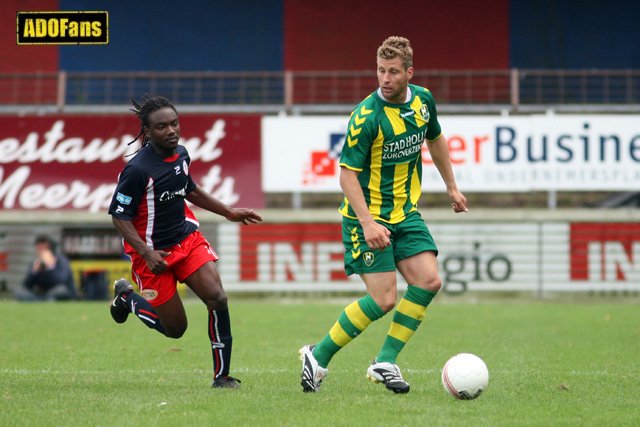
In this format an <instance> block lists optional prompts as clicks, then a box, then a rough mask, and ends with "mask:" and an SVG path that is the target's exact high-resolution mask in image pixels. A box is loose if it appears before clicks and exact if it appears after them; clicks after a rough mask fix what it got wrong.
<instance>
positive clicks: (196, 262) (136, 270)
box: [128, 230, 218, 307]
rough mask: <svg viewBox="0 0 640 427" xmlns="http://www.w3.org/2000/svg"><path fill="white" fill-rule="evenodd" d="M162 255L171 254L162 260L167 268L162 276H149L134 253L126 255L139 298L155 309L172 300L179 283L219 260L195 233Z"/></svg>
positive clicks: (148, 272) (143, 264) (198, 233)
mask: <svg viewBox="0 0 640 427" xmlns="http://www.w3.org/2000/svg"><path fill="white" fill-rule="evenodd" d="M163 251H165V252H170V253H171V254H170V255H169V256H168V257H166V258H165V261H166V262H167V264H168V266H167V269H166V270H165V271H164V272H163V273H161V274H154V273H152V272H151V270H149V267H147V263H146V262H145V260H144V258H142V257H141V256H140V255H138V253H137V252H135V251H133V252H130V253H128V255H129V256H130V257H131V272H132V277H133V280H134V281H135V282H136V283H137V285H138V287H139V288H140V295H142V296H143V297H144V298H145V299H146V300H147V301H149V303H150V304H151V305H152V306H154V307H157V306H159V305H162V304H164V303H165V302H167V301H169V300H170V299H171V297H173V295H174V294H175V293H176V285H177V282H178V281H180V282H184V281H185V280H186V279H187V278H188V277H189V276H191V275H192V274H193V273H195V272H196V271H198V269H200V267H202V266H203V265H205V264H206V263H207V262H209V261H217V260H218V254H216V252H215V251H214V250H213V248H212V247H211V245H209V242H207V239H205V238H204V236H203V235H202V233H200V232H199V231H197V230H196V231H194V232H193V233H191V234H189V235H188V236H187V237H186V238H185V239H184V240H183V241H182V242H180V243H178V244H177V245H174V246H172V247H170V248H167V249H163Z"/></svg>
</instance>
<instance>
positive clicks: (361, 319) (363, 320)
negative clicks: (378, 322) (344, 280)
mask: <svg viewBox="0 0 640 427" xmlns="http://www.w3.org/2000/svg"><path fill="white" fill-rule="evenodd" d="M344 312H345V314H346V315H347V318H348V319H349V322H351V324H352V325H353V326H355V327H356V328H358V329H359V330H361V331H364V330H365V329H366V328H367V326H369V325H370V324H371V319H369V318H368V317H367V315H366V314H364V311H362V308H360V304H358V301H355V302H353V303H351V304H349V305H348V306H347V308H345V309H344Z"/></svg>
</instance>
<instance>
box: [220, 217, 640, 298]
mask: <svg viewBox="0 0 640 427" xmlns="http://www.w3.org/2000/svg"><path fill="white" fill-rule="evenodd" d="M452 215H453V214H452ZM427 222H428V226H429V229H430V231H431V233H432V235H433V236H434V239H435V241H436V243H437V245H438V249H439V251H440V253H439V254H438V264H439V272H440V277H441V279H442V283H443V287H444V290H445V291H447V292H452V293H457V292H465V291H527V292H534V293H543V292H545V291H563V292H585V291H639V290H640V223H638V222H593V221H584V222H582V221H580V222H572V221H567V220H563V221H557V220H554V221H548V220H540V221H501V222H495V221H486V220H484V221H483V220H472V221H470V222H466V221H465V222H460V221H455V222H444V221H429V220H427ZM216 241H217V246H216V250H217V251H218V252H219V253H220V254H222V256H221V260H220V261H219V262H218V268H219V270H220V274H221V275H222V278H223V281H224V283H225V287H226V288H228V289H231V290H243V291H256V290H281V291H282V290H316V291H318V290H345V291H346V290H363V289H364V285H363V284H362V281H361V280H360V278H359V277H358V276H357V275H353V276H350V277H347V276H346V275H345V273H344V264H343V256H344V247H343V244H342V242H341V227H340V222H339V215H337V214H336V220H335V222H283V223H270V224H269V223H265V224H258V225H256V226H252V227H242V226H240V225H238V224H231V223H225V224H222V225H220V226H219V228H218V238H217V239H216ZM398 283H399V284H400V286H401V287H404V286H406V283H405V282H404V281H403V280H402V279H401V277H399V282H398Z"/></svg>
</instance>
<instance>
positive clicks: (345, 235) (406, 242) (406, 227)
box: [342, 211, 438, 276]
mask: <svg viewBox="0 0 640 427" xmlns="http://www.w3.org/2000/svg"><path fill="white" fill-rule="evenodd" d="M378 224H381V225H383V226H385V227H387V228H388V229H389V231H390V232H391V245H390V246H388V247H386V248H384V249H375V250H371V249H370V248H369V246H368V245H367V242H365V240H364V233H363V231H362V226H361V225H360V222H359V221H358V220H357V219H352V218H347V217H342V244H343V245H344V269H345V272H346V273H347V276H350V275H352V274H354V273H355V274H367V273H379V272H382V271H395V269H396V263H397V262H398V261H401V260H403V259H405V258H409V257H410V256H413V255H416V254H419V253H420V252H425V251H432V252H435V254H436V256H437V255H438V248H437V246H436V244H435V242H434V241H433V237H431V233H430V232H429V229H428V228H427V225H426V224H425V223H424V221H423V220H422V216H420V213H419V212H417V211H416V212H411V213H410V214H409V215H407V217H406V219H405V220H404V221H402V222H399V223H397V224H388V223H386V222H382V221H378Z"/></svg>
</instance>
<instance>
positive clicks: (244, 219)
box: [226, 208, 262, 225]
mask: <svg viewBox="0 0 640 427" xmlns="http://www.w3.org/2000/svg"><path fill="white" fill-rule="evenodd" d="M226 218H227V219H228V220H229V221H233V222H241V223H243V224H245V225H249V224H257V223H259V222H262V217H261V216H260V215H258V214H257V213H256V212H255V211H254V210H253V209H246V208H231V210H230V212H229V214H228V215H227V216H226Z"/></svg>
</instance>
